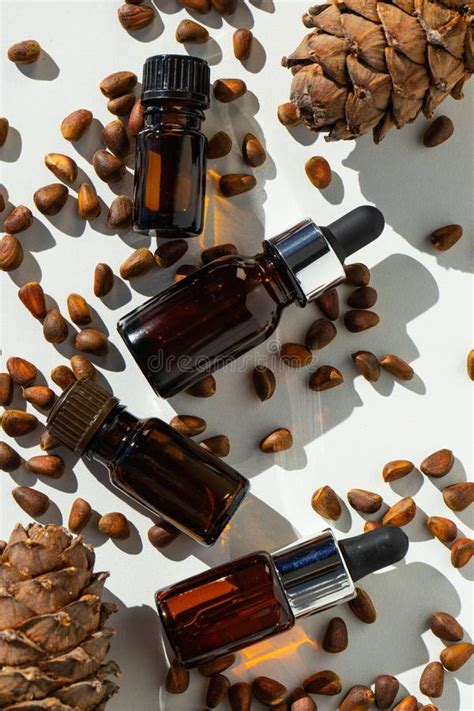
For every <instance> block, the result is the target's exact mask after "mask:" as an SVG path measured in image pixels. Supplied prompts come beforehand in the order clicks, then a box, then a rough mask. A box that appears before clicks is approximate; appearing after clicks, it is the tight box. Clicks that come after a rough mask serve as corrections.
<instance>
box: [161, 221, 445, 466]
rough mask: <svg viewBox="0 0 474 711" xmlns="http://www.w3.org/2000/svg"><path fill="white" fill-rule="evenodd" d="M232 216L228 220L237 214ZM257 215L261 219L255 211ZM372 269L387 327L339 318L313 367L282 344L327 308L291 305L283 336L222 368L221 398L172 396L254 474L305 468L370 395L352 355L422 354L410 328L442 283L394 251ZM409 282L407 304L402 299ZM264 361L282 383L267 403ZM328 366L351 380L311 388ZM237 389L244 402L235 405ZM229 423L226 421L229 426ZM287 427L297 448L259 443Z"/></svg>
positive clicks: (297, 337)
mask: <svg viewBox="0 0 474 711" xmlns="http://www.w3.org/2000/svg"><path fill="white" fill-rule="evenodd" d="M230 214H231V213H230ZM226 217H227V219H228V218H229V215H226ZM251 218H252V219H254V218H255V215H252V216H251ZM235 226H237V225H235ZM261 229H263V225H261ZM219 234H223V239H224V237H225V235H226V232H225V231H224V233H222V232H221V231H219ZM234 234H235V232H234ZM240 234H242V230H241V231H240ZM225 241H226V240H225ZM250 250H252V251H253V252H256V251H258V248H257V245H255V244H254V245H253V248H252V247H251V246H247V245H245V246H242V245H241V244H239V251H240V252H244V253H245V252H246V253H252V252H251V251H250ZM371 273H372V279H371V283H373V285H374V286H375V287H376V288H377V287H379V288H380V292H379V293H380V295H379V300H378V303H377V305H376V307H375V308H376V310H377V313H378V314H379V315H380V318H381V325H379V326H378V327H377V328H373V329H371V330H369V331H365V332H362V333H358V334H352V333H349V332H348V331H347V330H346V329H345V327H344V325H343V323H341V321H342V317H341V318H340V319H339V321H338V322H337V324H336V325H337V328H338V335H337V337H336V339H335V340H334V341H333V342H332V343H331V344H330V345H329V346H327V347H326V348H324V349H322V350H320V351H317V352H315V353H314V358H313V363H312V365H311V366H310V368H303V369H292V368H288V367H287V366H285V365H284V364H282V362H281V359H280V357H279V349H280V344H281V343H285V342H297V343H301V342H302V341H304V335H305V332H306V330H307V328H308V327H309V325H310V324H311V322H312V321H313V320H315V319H316V318H318V317H319V316H320V314H319V312H318V310H317V309H316V308H315V307H314V306H313V305H312V304H309V305H308V306H307V307H306V309H298V308H296V307H294V306H292V307H289V308H288V309H287V310H286V313H285V314H284V315H283V318H282V321H281V324H280V326H279V328H278V330H277V333H276V337H275V338H273V339H271V340H269V341H266V342H265V343H263V344H262V345H261V346H260V347H258V348H256V349H254V350H253V351H251V352H250V353H248V354H245V355H244V356H242V357H241V358H239V359H238V360H236V361H234V362H233V363H232V364H230V365H229V366H227V367H226V368H225V369H224V370H223V371H218V372H217V373H215V378H216V382H217V393H216V395H215V396H214V397H212V398H208V399H205V400H199V401H198V400H196V399H195V398H193V399H192V402H191V401H190V396H189V395H187V394H186V393H181V394H179V395H176V396H175V397H174V398H172V399H171V400H170V403H171V405H172V407H173V409H174V410H175V411H176V412H177V413H181V414H183V413H186V414H196V415H199V416H201V417H203V418H204V419H205V420H206V422H207V423H208V430H207V431H206V434H205V436H206V437H209V436H212V435H214V434H226V435H227V436H229V438H230V440H231V452H230V456H229V462H230V463H231V464H232V465H233V466H235V467H236V469H238V470H239V471H240V472H241V473H243V474H244V475H245V476H247V477H252V476H254V475H256V474H258V473H260V472H262V471H264V470H266V469H267V468H269V467H271V466H272V465H273V464H279V465H280V467H282V468H283V469H286V470H288V471H291V470H295V469H303V468H304V467H305V466H306V463H307V458H306V454H305V451H304V447H305V446H306V445H307V444H309V443H310V442H312V441H313V440H315V439H316V438H318V437H320V436H322V435H323V434H324V433H325V432H327V431H329V430H331V429H333V428H334V427H336V426H337V425H338V424H340V423H341V422H342V421H344V420H346V419H347V418H348V417H349V416H351V415H355V411H356V410H357V409H358V408H359V407H362V406H363V400H362V398H361V396H360V395H359V393H358V392H357V391H356V389H355V387H354V381H355V378H356V377H361V376H358V374H357V371H356V369H355V367H354V365H353V363H352V360H351V358H350V354H351V353H353V352H355V351H357V350H362V349H364V350H369V351H371V352H373V353H375V354H376V355H378V356H383V355H385V354H386V353H395V354H397V355H400V356H401V357H402V358H404V359H406V360H407V361H409V362H411V361H413V360H415V359H416V358H417V357H418V355H419V352H418V349H417V347H416V344H415V343H414V341H413V340H412V339H411V337H410V336H409V334H408V328H409V326H410V324H411V322H412V321H413V320H414V319H416V318H417V317H418V316H419V315H420V314H422V313H424V312H426V311H427V310H429V309H430V308H431V307H432V306H434V304H435V303H436V302H437V299H438V288H437V286H436V283H435V281H434V279H433V277H432V276H431V274H430V273H429V271H428V270H427V269H426V268H425V267H424V266H423V265H422V264H420V263H419V262H418V261H417V260H416V259H414V258H412V257H408V256H406V255H401V254H394V255H391V256H389V257H387V258H386V259H384V260H383V261H382V262H380V263H379V264H378V265H376V266H375V267H374V268H373V269H372V270H371ZM401 281H402V290H403V295H404V296H403V304H401V303H400V297H399V295H400V291H401V284H400V282H401ZM339 292H340V300H341V305H343V304H344V302H345V298H346V296H347V294H349V293H350V289H349V288H348V287H347V286H341V287H340V288H339ZM342 310H344V309H342ZM257 364H264V365H267V366H269V367H270V368H271V369H272V370H273V371H274V373H275V376H276V382H277V386H276V391H275V394H274V395H273V397H272V398H271V399H270V400H268V401H266V402H263V403H260V401H259V400H258V398H257V396H256V394H255V392H254V390H253V385H252V380H251V374H252V371H253V368H254V367H255V365H257ZM321 365H332V366H335V367H336V368H338V369H339V370H341V372H342V373H343V375H344V383H343V384H342V385H341V386H339V387H337V388H334V389H332V390H328V391H326V392H321V393H317V392H313V391H311V390H310V389H309V387H308V380H309V376H310V373H311V372H312V371H313V370H314V369H315V368H316V367H319V366H321ZM415 367H416V366H415ZM379 383H380V384H377V391H378V392H379V393H380V395H381V396H382V397H386V396H388V395H389V394H390V393H391V392H392V390H393V389H395V388H399V387H404V388H408V389H410V390H411V391H412V392H413V395H414V396H416V395H420V394H423V393H424V389H425V388H424V385H423V383H422V381H421V380H420V379H417V380H414V381H411V382H405V381H395V380H394V378H393V377H392V376H390V375H389V374H387V373H384V372H383V373H382V375H381V379H380V381H379ZM237 391H238V392H239V407H238V408H236V407H229V403H232V402H233V399H234V397H235V392H237ZM243 413H245V415H244V416H243ZM222 423H225V426H224V427H223V425H222ZM279 427H287V428H288V429H290V431H291V432H292V434H293V439H294V445H293V447H292V448H291V449H289V450H287V451H284V452H280V453H278V454H263V453H262V452H261V451H260V450H259V448H258V444H259V441H260V440H261V439H262V438H263V437H264V436H266V435H267V434H269V433H270V432H272V431H273V430H274V429H277V428H279Z"/></svg>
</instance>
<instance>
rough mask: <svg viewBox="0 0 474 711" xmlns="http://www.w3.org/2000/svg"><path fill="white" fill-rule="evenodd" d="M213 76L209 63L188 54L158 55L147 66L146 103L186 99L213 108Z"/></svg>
mask: <svg viewBox="0 0 474 711" xmlns="http://www.w3.org/2000/svg"><path fill="white" fill-rule="evenodd" d="M210 86H211V73H210V69H209V65H208V63H207V62H206V60H205V59H200V58H199V57H190V56H188V55H186V54H158V55H156V56H154V57H148V59H147V60H146V62H145V64H144V66H143V88H142V101H144V102H146V101H152V100H155V99H185V100H187V101H193V102H194V103H197V104H200V105H201V106H202V108H207V107H208V106H209V95H210Z"/></svg>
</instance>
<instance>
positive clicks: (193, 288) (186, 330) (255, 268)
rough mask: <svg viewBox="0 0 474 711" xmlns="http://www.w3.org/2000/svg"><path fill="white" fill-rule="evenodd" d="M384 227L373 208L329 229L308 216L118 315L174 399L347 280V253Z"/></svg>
mask: <svg viewBox="0 0 474 711" xmlns="http://www.w3.org/2000/svg"><path fill="white" fill-rule="evenodd" d="M383 226H384V220H383V216H382V214H381V213H380V212H379V211H378V210H377V209H376V208H374V207H370V206H365V207H360V208H357V209H356V210H353V211H352V212H350V213H348V214H347V215H345V216H344V217H342V218H340V219H339V220H337V221H336V222H334V223H332V224H331V225H329V227H318V226H317V225H315V224H314V222H312V221H311V220H304V221H303V222H301V223H300V224H298V225H296V226H295V227H293V228H292V229H290V230H287V231H285V232H283V233H282V234H281V235H277V236H276V237H273V238H272V239H270V240H267V241H265V242H264V244H263V251H262V252H261V253H260V254H257V255H256V256H254V257H240V256H229V257H221V258H220V259H217V260H216V261H215V262H211V263H210V264H207V265H206V266H204V267H202V269H199V270H198V271H196V272H194V273H193V274H191V275H190V276H188V277H187V278H186V279H183V280H182V281H180V282H179V283H178V284H175V285H174V286H172V287H170V288H169V289H167V290H166V291H164V292H162V293H161V294H159V295H158V296H155V297H153V298H152V299H150V300H149V301H147V302H146V303H145V304H143V305H142V306H139V307H138V308H137V309H135V310H134V311H132V312H130V313H129V314H127V315H126V316H124V317H123V318H122V319H120V321H119V322H118V325H117V328H118V331H119V333H120V335H121V336H122V338H123V340H124V341H125V343H126V345H127V346H128V348H129V350H130V351H131V353H132V355H133V356H134V358H135V360H136V361H137V363H138V365H139V366H140V368H141V370H142V372H143V373H144V375H145V377H146V378H147V379H148V381H149V383H150V384H151V385H152V387H153V388H154V389H155V391H156V392H157V393H158V394H159V395H161V396H162V397H171V396H172V395H175V394H176V393H178V392H180V391H181V390H184V389H185V388H188V387H190V386H191V385H193V384H194V383H196V382H198V381H199V380H200V379H202V378H203V377H204V375H206V374H207V373H211V372H212V371H214V370H217V369H218V368H221V367H222V366H223V365H226V364H227V363H229V362H231V361H232V360H234V359H235V358H237V357H239V356H240V355H242V354H243V353H245V352H246V351H248V350H250V349H251V348H253V347H254V346H257V345H258V344H259V343H262V341H264V340H265V339H267V338H268V337H269V336H271V334H272V333H273V332H274V331H275V329H276V327H277V325H278V322H279V320H280V316H281V314H282V311H283V309H284V308H285V307H286V306H288V305H289V304H291V303H292V302H296V303H297V304H299V305H300V306H305V305H306V304H307V303H308V301H310V300H312V299H314V298H316V297H317V296H319V295H320V294H321V293H323V292H324V291H325V290H326V289H328V288H330V287H332V286H334V285H335V284H338V283H339V282H341V281H342V280H343V279H344V278H345V272H344V268H343V261H344V259H345V257H346V256H348V255H350V254H352V253H353V252H354V251H356V250H357V249H360V248H361V247H363V246H365V245H366V244H368V243H369V242H371V241H372V240H373V239H375V238H376V237H378V235H379V234H380V233H381V231H382V229H383Z"/></svg>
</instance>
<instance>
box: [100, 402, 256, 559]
mask: <svg viewBox="0 0 474 711" xmlns="http://www.w3.org/2000/svg"><path fill="white" fill-rule="evenodd" d="M87 455H88V456H89V457H93V458H94V459H96V460H98V461H101V462H102V463H104V464H106V465H107V466H108V468H109V471H110V476H111V480H112V482H113V483H114V484H115V485H116V486H117V487H118V488H119V489H121V490H122V491H124V492H126V493H127V494H128V495H129V496H131V497H132V498H133V499H135V500H136V501H138V502H140V503H141V504H143V505H144V506H146V507H147V508H149V509H152V510H154V511H155V512H156V513H157V514H160V515H161V516H163V517H164V518H165V519H166V520H167V521H169V522H170V523H172V524H173V525H174V526H176V527H177V528H179V529H180V530H181V531H183V532H184V533H186V534H188V535H189V536H191V537H192V538H194V539H195V540H197V541H199V542H201V543H205V544H207V545H211V544H212V543H214V542H215V541H216V540H217V538H218V537H219V535H220V534H221V532H222V530H223V529H224V528H225V526H226V525H227V523H228V521H229V519H230V518H231V516H232V514H233V513H234V511H235V510H236V508H237V507H238V506H239V504H240V502H241V500H242V498H243V497H244V496H245V494H246V492H247V490H248V488H249V482H248V481H247V480H246V479H245V478H244V477H242V476H241V475H240V474H238V473H237V472H236V471H235V470H234V469H232V467H230V466H229V465H228V464H225V462H223V461H221V460H220V459H218V458H217V457H214V456H213V455H211V454H210V453H209V452H206V451H205V450H204V449H203V448H202V447H199V445H197V444H195V443H194V442H193V441H192V440H191V439H189V438H188V437H184V436H183V435H181V434H180V433H178V432H176V431H175V430H174V429H173V428H172V427H170V426H169V425H167V424H166V423H164V422H162V421H161V420H159V419H156V418H151V419H147V420H138V419H137V418H136V417H134V416H133V415H131V414H130V413H129V412H127V411H126V410H124V409H123V407H122V406H120V405H118V406H117V407H116V408H115V409H114V410H113V411H112V412H111V413H110V414H109V415H108V417H107V419H106V421H105V422H104V424H103V425H102V427H101V429H100V430H99V431H98V432H97V433H96V434H95V436H94V437H93V439H92V440H91V442H90V443H89V446H88V448H87Z"/></svg>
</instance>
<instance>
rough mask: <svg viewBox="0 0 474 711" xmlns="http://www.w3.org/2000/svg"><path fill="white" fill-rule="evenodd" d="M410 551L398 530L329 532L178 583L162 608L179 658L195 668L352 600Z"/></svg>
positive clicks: (160, 600) (161, 595)
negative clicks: (369, 579) (367, 580)
mask: <svg viewBox="0 0 474 711" xmlns="http://www.w3.org/2000/svg"><path fill="white" fill-rule="evenodd" d="M407 549H408V539H407V537H406V535H405V534H404V533H403V531H402V530H401V529H399V528H394V527H392V526H384V527H383V528H380V529H376V530H375V531H371V532H370V533H363V534H362V535H361V536H356V537H354V538H349V539H347V540H345V541H341V542H340V543H339V544H338V543H337V541H336V539H335V538H334V535H333V534H332V532H331V531H329V530H327V531H324V532H323V533H321V534H319V535H318V536H315V537H314V538H310V539H307V540H304V541H300V542H298V543H296V544H295V545H291V546H288V547H287V548H284V549H283V550H281V551H278V552H277V553H273V554H272V555H270V554H269V553H262V552H259V553H253V554H251V555H248V556H245V557H244V558H240V559H239V560H235V561H233V562H231V563H226V564H224V565H221V566H219V567H217V568H213V569H212V570H209V571H206V572H205V573H202V574H201V575H196V576H194V577H192V578H189V579H188V580H185V581H183V582H181V583H177V584H176V585H172V586H171V587H169V588H166V589H165V590H161V591H159V592H157V593H156V604H157V608H158V612H159V614H160V617H161V621H162V623H163V626H164V629H165V632H166V634H167V637H168V640H169V642H170V644H171V646H172V648H173V650H174V652H175V653H176V656H177V658H178V660H179V661H180V662H181V663H182V664H184V665H185V666H187V667H193V666H196V665H197V664H202V663H203V662H206V661H210V660H211V659H213V658H215V657H218V656H221V655H223V654H227V653H229V652H234V651H236V650H238V649H242V648H243V647H247V646H248V645H250V644H254V643H255V642H260V641H262V640H264V639H266V638H268V637H271V636H273V635H275V634H278V633H280V632H284V631H285V630H288V629H290V628H291V627H292V626H293V625H294V624H295V620H296V618H298V617H303V616H305V615H312V614H314V613H316V612H320V611H321V610H325V609H327V608H329V607H333V606H334V605H337V604H339V603H342V602H346V601H347V600H350V599H352V598H353V597H354V595H355V586H354V582H355V581H356V580H358V579H359V578H362V577H365V576H366V575H368V574H369V573H372V572H374V571H376V570H379V569H380V568H384V567H386V566H388V565H391V564H392V563H395V562H397V561H399V560H401V559H402V558H403V557H404V556H405V554H406V552H407Z"/></svg>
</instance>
